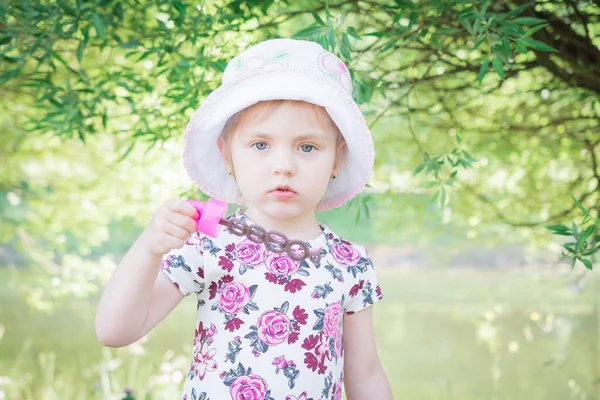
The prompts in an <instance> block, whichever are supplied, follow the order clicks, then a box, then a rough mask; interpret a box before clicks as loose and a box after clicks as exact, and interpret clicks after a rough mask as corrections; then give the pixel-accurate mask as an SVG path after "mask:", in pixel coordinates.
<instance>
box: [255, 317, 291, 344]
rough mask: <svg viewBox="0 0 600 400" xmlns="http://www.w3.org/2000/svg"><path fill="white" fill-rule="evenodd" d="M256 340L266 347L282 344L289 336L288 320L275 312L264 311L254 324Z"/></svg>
mask: <svg viewBox="0 0 600 400" xmlns="http://www.w3.org/2000/svg"><path fill="white" fill-rule="evenodd" d="M256 326H257V328H258V338H259V339H260V340H262V341H263V342H264V343H265V344H267V345H268V346H274V345H278V344H281V343H283V342H284V341H285V340H286V339H287V338H288V336H289V334H290V320H289V319H288V317H287V316H286V315H285V314H283V313H280V312H278V311H275V310H270V311H266V312H265V313H263V315H261V316H260V317H259V318H258V322H257V323H256Z"/></svg>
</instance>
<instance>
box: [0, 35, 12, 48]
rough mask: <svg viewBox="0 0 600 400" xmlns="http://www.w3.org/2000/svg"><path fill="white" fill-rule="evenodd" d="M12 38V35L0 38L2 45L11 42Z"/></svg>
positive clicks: (0, 44)
mask: <svg viewBox="0 0 600 400" xmlns="http://www.w3.org/2000/svg"><path fill="white" fill-rule="evenodd" d="M11 40H12V36H5V37H3V38H2V39H0V46H3V45H5V44H9V43H10V41H11Z"/></svg>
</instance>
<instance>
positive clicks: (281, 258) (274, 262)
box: [267, 253, 300, 275]
mask: <svg viewBox="0 0 600 400" xmlns="http://www.w3.org/2000/svg"><path fill="white" fill-rule="evenodd" d="M299 268H300V262H299V261H295V260H292V259H291V258H290V256H288V255H287V254H285V253H282V254H271V255H270V256H269V258H268V259H267V269H268V270H269V271H271V272H272V273H274V274H276V275H292V274H295V273H296V272H298V269H299Z"/></svg>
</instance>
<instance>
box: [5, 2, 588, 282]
mask: <svg viewBox="0 0 600 400" xmlns="http://www.w3.org/2000/svg"><path fill="white" fill-rule="evenodd" d="M599 5H600V2H598V0H591V1H583V0H564V1H557V2H549V1H542V0H537V1H533V2H525V1H523V0H513V1H502V2H491V1H486V0H475V1H470V2H467V1H464V0H449V1H447V0H433V1H414V0H396V1H387V0H351V1H331V2H320V1H309V2H291V1H286V0H262V1H261V0H253V1H242V0H233V1H222V0H221V1H214V2H204V1H201V2H197V3H190V2H187V1H181V0H159V1H155V2H148V1H144V0H98V1H95V2H91V1H82V0H77V1H75V0H58V1H51V2H43V1H39V0H19V1H17V0H8V1H7V0H3V1H0V60H1V64H0V96H1V97H2V99H3V100H4V101H3V102H2V103H1V104H0V106H1V107H2V108H3V109H4V111H3V112H1V113H0V116H1V117H2V118H3V120H4V121H5V122H4V126H5V127H6V129H3V130H2V135H3V138H2V144H0V148H1V154H0V156H1V157H2V159H3V164H5V165H6V166H7V167H8V168H6V169H5V170H6V171H9V172H7V173H3V176H2V180H1V181H0V191H2V192H3V194H4V195H5V197H4V196H3V199H4V200H2V202H0V210H1V212H2V215H3V221H7V222H8V223H7V224H3V226H2V228H1V230H0V232H1V235H2V243H9V244H11V246H16V247H17V248H19V249H20V254H21V255H24V254H28V255H27V257H28V258H32V259H34V260H36V259H37V260H41V259H46V260H49V259H52V260H53V261H60V259H61V257H62V256H63V255H64V254H65V253H71V254H77V255H78V256H88V255H92V254H93V251H92V250H93V248H94V247H96V246H98V245H100V244H101V243H102V242H103V241H106V240H107V239H108V238H109V237H108V236H109V233H108V230H107V228H106V227H107V226H108V225H109V224H110V223H111V222H112V223H114V222H115V221H118V220H119V218H123V217H126V216H134V217H135V218H136V220H137V221H138V222H140V221H143V220H144V218H147V217H148V216H149V215H150V213H151V210H152V207H153V206H155V205H156V204H157V202H158V201H159V200H163V199H164V196H166V195H179V194H182V193H187V194H193V195H194V196H199V194H198V192H197V191H196V192H194V191H189V190H190V189H189V185H186V184H185V183H183V182H182V181H181V180H173V179H171V177H172V176H173V175H170V174H166V173H165V166H171V165H174V163H178V161H177V158H176V156H175V153H170V152H167V154H166V155H162V156H161V155H158V153H159V152H163V151H164V150H165V148H168V149H176V148H179V146H180V145H181V143H180V141H179V140H180V136H181V132H182V130H183V127H184V126H185V124H186V123H187V121H188V120H189V118H190V116H191V114H192V113H193V111H194V109H195V108H196V107H197V105H198V104H199V103H200V102H201V101H202V99H204V98H205V97H206V96H207V95H208V93H210V92H211V91H212V90H214V89H215V88H216V87H217V86H218V85H219V80H220V77H221V73H222V71H223V70H224V68H225V65H226V63H227V61H228V60H229V59H231V58H232V57H233V56H234V55H236V54H237V53H238V52H239V51H240V50H241V49H243V48H245V47H247V46H248V45H250V44H254V43H256V42H259V41H261V40H264V39H267V38H272V37H290V36H293V37H297V38H306V39H309V40H315V41H317V42H319V43H321V44H322V45H323V46H325V47H326V48H328V49H330V50H332V51H334V52H335V53H336V54H338V55H339V56H340V57H341V58H342V59H344V60H345V61H346V62H347V63H348V64H349V66H350V67H351V70H352V71H353V74H352V78H353V83H354V93H353V94H354V97H355V99H356V101H357V102H358V103H359V104H360V105H361V107H362V109H363V112H364V114H365V115H366V116H367V119H368V122H369V126H370V128H371V129H372V131H373V134H374V138H375V141H376V147H377V149H378V153H377V159H376V169H375V175H374V180H373V182H372V188H370V192H379V193H389V194H395V193H398V192H403V193H429V192H430V191H433V193H432V194H433V197H432V203H434V204H435V207H432V208H431V209H432V210H434V211H435V212H436V213H439V214H442V215H443V216H444V218H447V217H448V216H449V215H453V218H454V219H455V220H457V221H458V224H462V229H463V231H469V232H471V231H477V230H478V229H476V228H480V227H483V226H495V223H496V222H497V221H502V222H504V223H505V224H507V225H509V226H511V227H515V228H518V229H519V230H518V232H519V233H518V234H519V235H521V236H522V237H524V238H530V239H531V238H537V239H538V240H547V237H546V236H545V235H544V232H543V231H542V230H541V229H539V227H541V226H545V225H549V224H564V223H566V221H567V220H569V219H577V218H579V216H578V214H577V213H578V212H582V211H581V210H583V209H585V210H586V212H587V213H589V217H588V216H587V215H586V216H585V218H586V222H585V223H584V224H583V225H580V226H579V227H578V228H577V230H575V229H572V230H571V232H572V233H573V234H574V235H575V233H577V235H579V237H578V238H575V241H574V242H572V243H576V244H575V245H569V244H568V243H567V244H565V246H566V247H565V248H566V250H567V252H566V253H565V254H566V256H568V257H570V258H571V259H572V261H573V263H575V261H576V260H581V262H582V263H584V264H585V265H586V266H587V267H588V268H591V265H592V264H591V263H592V259H593V256H594V255H595V254H596V251H597V248H598V247H597V243H598V227H597V224H592V225H589V223H590V221H592V219H593V218H598V216H599V214H600V190H599V187H600V171H599V170H598V162H597V160H598V154H599V149H598V148H599V144H600V135H599V130H600V102H599V101H598V97H599V93H600V69H599V67H598V66H599V65H600V49H599V45H600V7H599ZM168 149H167V150H168ZM159 150H160V151H159ZM88 159H90V160H93V161H92V162H89V163H87V162H86V161H87V160H88ZM159 159H160V160H161V161H158V160H159ZM161 162H162V164H160V163H161ZM159 165H160V166H162V167H160V166H159ZM3 166H4V165H3ZM59 166H60V167H59ZM147 168H149V170H147V172H144V170H146V169H147ZM410 171H415V173H417V175H419V176H421V177H422V179H421V180H418V179H413V178H412V174H411V172H410ZM178 172H180V171H178ZM144 173H148V174H149V175H151V177H150V178H149V179H146V180H144V179H143V178H142V177H143V176H144ZM161 174H166V175H164V176H163V175H161ZM132 175H135V176H136V177H137V178H135V179H132ZM165 176H168V178H167V179H164V178H165ZM152 184H156V185H158V187H160V188H161V190H160V191H159V192H157V191H155V192H154V194H151V193H149V191H148V187H151V186H152ZM161 185H165V186H161ZM115 194H118V196H119V197H117V196H115ZM571 196H573V197H574V198H575V199H576V200H577V201H578V202H579V204H581V205H582V207H581V208H579V207H578V206H577V203H573V202H572V201H571V200H570V197H571ZM116 197H117V198H116ZM158 197H160V199H159V198H158ZM371 198H372V196H370V195H366V196H365V197H363V198H359V199H357V200H356V201H355V202H353V203H352V205H351V206H352V207H354V209H356V210H357V217H360V216H361V215H367V213H368V212H369V211H368V210H369V206H368V204H369V203H370V202H371ZM390 198H394V199H395V197H394V196H390ZM450 200H452V201H450ZM82 201H88V202H89V203H91V204H92V205H93V209H92V210H91V211H86V212H81V210H82V207H83V206H82ZM86 204H88V203H86ZM401 206H402V204H400V203H398V202H397V201H396V200H393V201H392V203H391V204H375V208H377V207H378V208H380V210H381V213H385V215H387V216H388V217H389V218H386V219H385V220H384V221H383V220H382V221H378V220H374V224H376V225H378V226H384V225H385V226H396V227H397V226H398V225H399V224H400V222H401V220H400V217H399V213H397V212H394V210H397V209H398V208H399V207H401ZM74 209H76V210H77V211H78V212H74ZM428 210H429V209H428ZM50 216H51V217H52V218H50ZM142 216H143V217H142ZM590 218H592V219H590ZM586 224H588V225H586ZM140 225H143V223H141V222H140ZM567 225H572V224H567ZM551 226H552V225H551ZM582 226H584V227H582ZM590 226H595V228H593V231H594V232H592V231H591V230H592V228H590ZM382 229H383V228H382ZM552 231H553V232H555V233H559V234H561V235H562V234H566V232H567V231H565V230H558V231H557V230H556V229H554V230H552ZM588 231H589V232H590V233H589V234H588V233H587V232H588ZM580 232H583V233H581V234H580ZM475 234H476V233H475ZM584 236H585V238H584ZM65 238H67V239H68V240H65ZM582 238H583V239H582ZM577 243H579V244H577ZM34 244H35V245H34ZM32 247H33V248H35V249H36V251H37V250H39V251H38V252H37V255H38V257H37V258H35V257H32V256H29V254H32V253H35V252H36V251H33V252H28V251H26V249H31V248H32ZM570 248H572V249H573V251H571V250H570ZM584 259H585V260H587V261H583V260H584ZM588 263H589V264H588ZM76 264H77V262H74V265H76ZM74 269H77V267H76V266H75V267H74ZM44 271H45V275H42V276H45V277H46V278H48V279H41V281H43V280H46V281H51V279H52V277H53V276H54V277H56V276H57V275H58V274H60V272H59V269H58V268H55V267H52V268H49V267H47V268H45V269H44ZM63 275H64V274H63ZM76 275H77V274H76ZM63 278H64V279H65V280H66V281H69V280H72V274H71V273H67V274H66V276H61V279H63ZM80 281H81V280H80ZM25 290H28V289H25Z"/></svg>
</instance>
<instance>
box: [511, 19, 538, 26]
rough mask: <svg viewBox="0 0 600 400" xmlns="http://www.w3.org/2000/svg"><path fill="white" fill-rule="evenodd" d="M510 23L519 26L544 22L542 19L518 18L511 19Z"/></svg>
mask: <svg viewBox="0 0 600 400" xmlns="http://www.w3.org/2000/svg"><path fill="white" fill-rule="evenodd" d="M512 22H516V23H517V24H520V25H535V24H543V23H545V22H546V21H545V20H543V19H539V18H533V17H519V18H515V19H513V20H512Z"/></svg>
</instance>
